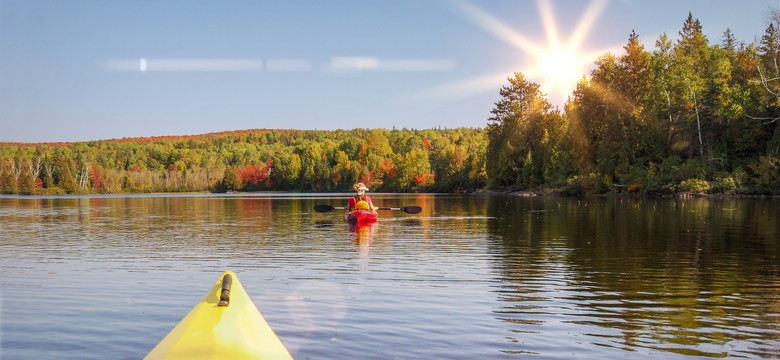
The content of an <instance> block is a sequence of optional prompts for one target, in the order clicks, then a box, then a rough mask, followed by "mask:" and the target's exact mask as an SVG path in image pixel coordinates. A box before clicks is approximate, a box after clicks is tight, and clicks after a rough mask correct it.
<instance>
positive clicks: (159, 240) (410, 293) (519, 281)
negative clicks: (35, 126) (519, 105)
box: [0, 194, 780, 359]
mask: <svg viewBox="0 0 780 360" xmlns="http://www.w3.org/2000/svg"><path fill="white" fill-rule="evenodd" d="M334 197H335V195H320V196H305V197H302V196H197V195H191V196H137V197H92V198H13V197H0V265H2V266H0V275H1V276H0V289H1V290H0V291H2V292H1V293H0V324H1V325H2V326H1V328H0V345H1V346H0V357H2V358H3V359H54V358H57V359H105V358H116V359H138V358H141V357H143V356H144V355H145V354H146V353H147V352H148V351H149V350H150V349H151V348H152V347H154V345H155V344H156V343H157V342H158V341H159V340H160V339H162V337H163V336H164V335H165V334H166V333H167V332H168V331H170V330H171V329H172V327H173V326H174V325H175V324H176V323H177V322H178V321H179V320H180V319H181V317H183V316H184V315H185V314H186V313H187V312H188V311H189V310H190V308H191V307H192V306H194V304H195V303H196V302H198V301H199V300H200V299H201V298H202V297H203V295H204V294H205V292H206V291H207V290H208V289H209V288H210V286H211V285H212V284H213V283H214V281H216V279H217V278H218V277H219V275H220V273H221V272H222V271H224V270H234V271H236V273H237V274H238V276H239V278H240V279H241V282H242V283H243V284H244V287H245V288H246V290H247V292H248V293H249V294H250V295H251V296H252V299H253V300H254V302H255V304H257V305H258V308H259V309H260V311H261V312H262V313H263V314H264V316H265V317H266V319H267V320H268V322H269V323H270V324H271V326H272V327H273V328H274V329H275V331H276V333H277V334H278V335H279V337H280V338H281V339H282V341H283V342H284V344H285V345H286V346H287V347H288V348H289V350H290V352H291V353H292V354H293V356H294V357H296V358H297V359H307V358H311V359H339V358H341V359H418V358H436V359H440V358H480V359H486V358H497V359H498V358H538V359H554V358H559V359H568V358H572V357H575V356H576V357H578V358H600V359H607V358H613V359H624V358H631V357H633V358H670V359H674V358H678V359H690V358H694V357H713V358H721V357H734V358H740V357H741V358H778V357H780V240H778V239H779V238H780V201H778V200H756V199H739V200H707V199H690V200H683V201H680V200H678V201H674V200H671V199H670V200H655V199H653V200H648V199H644V200H637V199H612V198H588V199H568V198H520V197H513V196H452V195H446V196H444V195H437V196H434V195H424V194H417V195H402V196H401V195H399V196H396V195H381V194H375V195H374V200H375V203H377V204H379V205H381V206H404V205H419V206H422V207H423V209H424V210H423V212H422V213H420V214H418V215H409V214H405V213H402V212H398V211H395V212H392V211H384V212H382V214H381V219H380V221H379V223H378V224H377V225H376V226H374V227H372V228H363V229H359V230H358V232H357V233H353V232H350V231H349V230H348V228H347V225H346V224H344V223H343V221H342V213H341V212H340V211H337V212H332V213H325V214H321V213H315V212H314V211H313V210H312V208H313V206H314V205H315V204H318V203H324V204H331V205H343V204H342V203H341V202H340V201H338V200H335V199H334Z"/></svg>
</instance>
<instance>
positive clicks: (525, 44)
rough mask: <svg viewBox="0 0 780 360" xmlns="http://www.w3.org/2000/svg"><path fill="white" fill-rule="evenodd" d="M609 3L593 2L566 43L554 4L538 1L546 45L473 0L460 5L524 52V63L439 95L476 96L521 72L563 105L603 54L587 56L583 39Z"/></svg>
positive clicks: (448, 88)
mask: <svg viewBox="0 0 780 360" xmlns="http://www.w3.org/2000/svg"><path fill="white" fill-rule="evenodd" d="M606 3H607V2H606V0H592V1H591V2H590V3H589V4H588V7H587V8H586V9H585V11H584V13H583V14H582V15H581V17H580V21H579V22H578V24H577V27H576V28H575V29H574V31H573V32H572V34H571V36H570V37H569V38H568V39H565V40H566V41H565V42H564V41H562V39H561V38H560V37H559V35H558V25H557V24H556V21H555V18H554V16H553V10H552V7H551V5H550V2H549V1H547V0H537V2H536V4H537V8H538V9H539V17H540V18H541V19H542V24H543V26H544V34H545V35H546V38H547V43H546V44H544V43H542V44H539V43H537V42H534V41H531V40H530V39H528V38H526V37H525V36H523V34H521V33H519V32H517V31H516V30H515V29H513V28H512V27H510V26H508V25H506V24H504V23H503V22H501V21H499V20H498V19H496V18H495V17H493V16H492V15H490V14H488V13H486V12H485V11H484V10H482V9H481V8H479V7H477V6H476V5H473V4H471V3H470V2H469V1H467V0H463V1H458V2H456V4H457V7H458V8H459V9H460V11H461V12H462V13H463V14H464V15H466V16H467V17H468V18H470V19H471V20H472V21H473V22H474V23H475V24H477V25H479V26H481V27H482V28H484V29H485V30H487V31H488V32H490V33H493V34H494V35H495V36H496V37H497V38H499V39H501V40H504V41H505V42H507V43H509V44H510V45H511V46H512V47H514V48H516V49H518V50H519V51H520V52H521V55H522V56H521V60H522V61H520V62H519V65H515V67H514V68H512V69H508V70H506V71H503V72H501V73H497V74H490V75H486V76H483V77H479V78H474V79H467V80H463V81H459V82H456V83H452V84H447V85H445V86H441V87H439V88H438V89H436V90H437V92H439V93H442V94H446V95H449V96H452V95H455V94H457V93H461V92H466V91H468V92H472V93H474V92H476V91H484V90H489V89H495V86H496V82H497V81H501V82H503V81H505V80H506V78H507V77H509V75H510V74H512V73H514V72H521V73H523V74H524V75H525V77H526V78H528V79H530V80H531V81H534V82H536V83H538V84H539V86H540V90H541V91H542V92H543V93H545V94H547V95H548V99H549V100H551V102H553V103H554V104H557V105H562V104H563V102H564V101H566V99H567V97H568V95H569V94H571V92H572V91H573V90H574V89H575V88H576V86H577V82H578V81H579V80H580V79H582V77H583V76H585V75H586V72H587V69H588V67H589V66H591V65H592V64H593V62H594V61H595V60H596V58H597V57H598V54H600V53H602V52H603V51H597V52H594V53H585V52H584V51H583V50H582V49H581V48H582V43H583V40H584V39H585V37H587V35H588V34H589V33H590V29H591V27H592V26H593V24H594V23H595V22H596V20H597V19H598V16H599V14H600V13H601V11H602V10H603V9H604V7H605V6H606Z"/></svg>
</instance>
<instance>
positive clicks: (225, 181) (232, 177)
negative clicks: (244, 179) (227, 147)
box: [222, 166, 244, 191]
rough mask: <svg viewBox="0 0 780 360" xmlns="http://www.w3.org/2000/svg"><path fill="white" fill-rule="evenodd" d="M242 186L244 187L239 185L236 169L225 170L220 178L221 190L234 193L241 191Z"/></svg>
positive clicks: (229, 167) (230, 167) (239, 180)
mask: <svg viewBox="0 0 780 360" xmlns="http://www.w3.org/2000/svg"><path fill="white" fill-rule="evenodd" d="M243 186H244V185H243V184H242V183H241V179H240V178H239V177H238V172H237V171H236V168H234V167H232V166H228V167H227V168H225V173H224V176H223V177H222V188H223V189H225V190H226V191H236V190H241V188H243Z"/></svg>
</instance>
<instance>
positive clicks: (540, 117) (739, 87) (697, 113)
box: [486, 9, 780, 194]
mask: <svg viewBox="0 0 780 360" xmlns="http://www.w3.org/2000/svg"><path fill="white" fill-rule="evenodd" d="M770 12H771V16H770V20H769V21H768V25H767V28H766V31H765V33H764V34H763V36H762V37H761V38H760V40H758V42H757V43H751V44H746V43H744V42H737V41H736V40H735V38H734V35H733V34H732V32H731V31H730V30H729V29H727V30H726V31H725V32H724V33H723V37H722V39H721V41H720V43H718V44H711V43H710V41H709V39H707V37H706V36H705V35H704V34H703V32H702V25H701V23H700V22H699V20H698V19H695V18H694V17H693V16H692V15H691V14H689V15H688V18H687V19H686V20H685V22H684V24H683V28H682V30H680V32H679V37H678V38H677V39H676V40H674V41H673V40H672V39H670V38H669V37H668V36H667V35H666V34H664V35H661V36H660V37H659V38H658V39H657V40H656V41H655V48H654V49H652V50H647V49H646V48H645V45H644V44H643V43H642V42H641V41H640V39H639V36H638V35H637V34H636V33H635V32H632V33H631V34H630V36H629V38H628V42H627V43H626V45H625V46H624V47H623V49H624V50H625V51H624V52H623V53H622V54H618V55H614V54H610V53H607V54H604V55H602V56H601V57H600V58H599V59H598V60H597V61H596V63H595V68H594V69H593V70H592V71H591V73H590V76H589V77H587V78H583V79H582V80H581V81H580V82H579V83H578V85H577V87H576V90H575V91H574V92H573V94H572V95H571V96H570V98H569V100H568V102H567V104H566V106H565V109H564V110H565V111H564V112H561V111H560V110H559V109H558V108H557V107H553V106H552V105H551V104H550V103H549V102H548V101H547V99H546V98H545V95H544V94H542V93H541V92H540V90H539V89H540V86H539V84H536V83H533V82H530V81H528V80H527V79H526V78H525V77H524V76H523V74H521V73H516V74H515V75H514V76H513V77H510V78H509V79H508V82H509V84H508V85H505V86H503V87H502V89H501V91H500V94H501V98H500V100H499V101H498V102H497V103H496V104H495V107H494V108H493V110H492V117H491V118H490V119H489V124H488V126H487V129H486V131H487V134H488V138H489V145H488V149H487V152H486V154H487V159H486V171H487V174H488V184H487V185H488V186H489V187H492V188H496V189H507V190H521V189H529V188H531V189H545V188H547V189H561V190H563V191H564V192H566V193H573V194H579V193H583V192H593V191H595V192H603V191H631V192H640V193H676V192H719V193H748V194H769V193H774V194H778V193H780V68H779V67H778V58H780V11H778V10H777V9H771V10H770Z"/></svg>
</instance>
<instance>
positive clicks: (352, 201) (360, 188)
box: [347, 182, 379, 212]
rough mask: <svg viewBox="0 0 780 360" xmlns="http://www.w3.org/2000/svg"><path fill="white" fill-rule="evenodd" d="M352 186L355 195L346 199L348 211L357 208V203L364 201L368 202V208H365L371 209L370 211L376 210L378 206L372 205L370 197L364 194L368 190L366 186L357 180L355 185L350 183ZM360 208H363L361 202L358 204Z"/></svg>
mask: <svg viewBox="0 0 780 360" xmlns="http://www.w3.org/2000/svg"><path fill="white" fill-rule="evenodd" d="M352 188H353V189H355V191H356V192H357V195H355V196H352V197H350V198H349V201H347V209H348V210H349V211H354V210H355V209H357V206H356V205H357V203H358V202H361V201H364V202H366V203H368V208H367V209H365V208H364V209H365V210H371V211H372V212H376V211H377V210H378V209H379V207H377V206H374V203H373V202H372V201H371V197H370V196H368V195H366V191H368V187H366V184H363V183H362V182H359V183H357V184H355V185H352ZM360 205H361V206H360V207H361V208H363V204H360Z"/></svg>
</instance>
